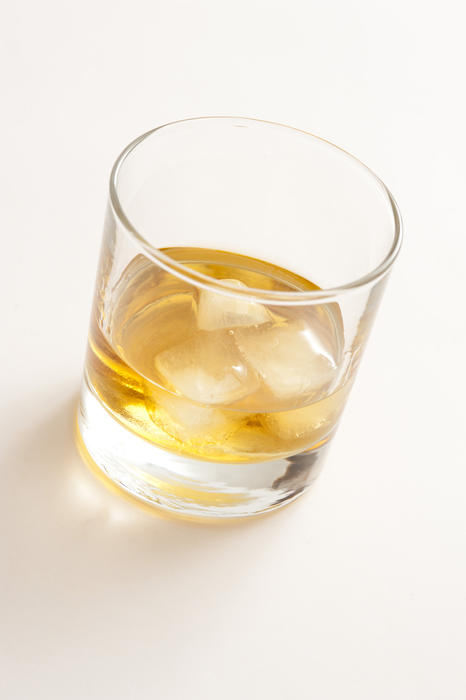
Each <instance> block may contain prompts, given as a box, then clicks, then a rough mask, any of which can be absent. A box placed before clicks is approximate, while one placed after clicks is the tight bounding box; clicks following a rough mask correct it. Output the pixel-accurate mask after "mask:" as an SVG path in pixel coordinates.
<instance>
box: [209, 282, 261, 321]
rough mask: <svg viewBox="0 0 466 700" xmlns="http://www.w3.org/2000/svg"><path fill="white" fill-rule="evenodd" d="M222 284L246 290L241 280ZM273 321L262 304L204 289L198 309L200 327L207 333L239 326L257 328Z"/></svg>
mask: <svg viewBox="0 0 466 700" xmlns="http://www.w3.org/2000/svg"><path fill="white" fill-rule="evenodd" d="M220 281H221V283H222V284H225V285H226V286H228V287H233V288H236V289H246V285H245V284H244V283H243V282H241V281H240V280H235V279H223V280H220ZM270 320H272V316H271V314H270V312H269V311H268V310H267V309H266V308H265V306H263V305H262V304H258V303H257V302H254V301H247V300H246V299H235V298H233V297H228V296H225V295H224V294H219V293H218V292H210V291H208V290H207V289H202V290H201V292H200V295H199V304H198V309H197V324H198V327H199V328H201V329H202V330H205V331H212V330H216V329H220V328H236V327H238V326H257V325H259V324H261V323H267V321H270Z"/></svg>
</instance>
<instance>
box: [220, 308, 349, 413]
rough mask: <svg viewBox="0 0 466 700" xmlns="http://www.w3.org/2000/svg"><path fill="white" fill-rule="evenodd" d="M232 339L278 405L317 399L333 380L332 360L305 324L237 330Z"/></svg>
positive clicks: (293, 323) (315, 334) (295, 323)
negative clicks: (280, 402) (297, 400)
mask: <svg viewBox="0 0 466 700" xmlns="http://www.w3.org/2000/svg"><path fill="white" fill-rule="evenodd" d="M234 337H235V339H236V343H237V345H238V348H239V349H240V351H241V353H242V355H243V357H244V358H245V360H246V362H247V363H248V364H249V366H250V367H252V368H253V369H254V370H255V371H256V372H257V374H258V375H260V377H261V378H262V380H263V382H264V383H265V384H266V385H267V387H268V389H269V390H270V391H271V392H272V393H273V394H274V395H275V397H276V398H278V399H280V400H281V401H283V400H292V399H300V398H301V399H302V398H303V397H306V398H307V399H310V398H319V397H320V396H323V395H324V394H325V393H326V391H327V390H328V388H329V387H330V385H331V383H332V381H333V380H334V379H335V376H336V369H337V367H336V363H335V360H334V358H333V357H332V355H331V353H330V352H329V350H328V348H327V347H326V346H325V345H324V344H323V343H322V342H321V340H320V339H319V335H318V332H317V331H314V330H313V329H312V328H311V327H310V326H308V325H307V324H306V323H304V322H301V321H289V322H288V323H286V324H283V325H275V326H269V325H267V326H263V327H261V328H238V329H236V330H235V332H234Z"/></svg>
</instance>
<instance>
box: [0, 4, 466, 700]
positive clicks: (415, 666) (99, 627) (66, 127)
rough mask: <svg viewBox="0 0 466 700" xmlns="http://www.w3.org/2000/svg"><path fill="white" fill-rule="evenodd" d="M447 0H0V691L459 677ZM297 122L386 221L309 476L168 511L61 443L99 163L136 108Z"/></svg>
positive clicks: (102, 178) (460, 454)
mask: <svg viewBox="0 0 466 700" xmlns="http://www.w3.org/2000/svg"><path fill="white" fill-rule="evenodd" d="M463 28H464V19H463V17H462V3H460V2H459V1H457V2H452V1H451V0H447V1H446V2H443V3H441V4H438V5H435V6H434V5H433V4H431V3H425V2H413V1H412V0H411V1H408V2H401V0H395V1H393V0H392V1H391V2H388V1H387V2H373V1H370V0H366V1H364V0H356V1H355V2H350V3H344V2H335V1H334V0H331V1H330V2H315V0H312V1H311V2H308V1H304V0H303V2H296V1H293V0H291V1H290V0H288V1H287V2H285V1H284V0H281V1H280V2H273V1H271V0H268V1H265V0H264V1H263V2H259V1H258V0H247V1H246V0H244V1H240V2H234V3H233V2H232V3H227V2H222V1H221V2H215V1H214V0H212V1H211V2H208V1H207V0H199V1H198V2H179V1H173V0H171V1H168V0H166V1H164V2H162V1H161V0H151V1H149V0H147V1H146V2H141V1H136V2H133V3H123V2H115V1H113V2H109V1H106V2H90V1H88V0H85V1H84V2H80V3H77V2H74V3H70V2H58V1H55V2H54V1H52V0H45V1H44V2H41V3H36V2H32V0H30V1H29V2H21V1H20V2H17V3H13V2H10V3H8V5H6V3H5V4H4V6H3V21H2V30H3V33H4V39H3V41H2V44H1V50H2V52H3V56H2V57H1V62H0V65H1V66H2V71H4V77H3V79H2V97H3V108H2V117H1V118H2V121H3V128H2V136H3V139H2V165H1V168H0V177H1V184H0V192H1V196H2V199H3V204H2V234H1V235H2V250H3V256H2V276H1V281H2V300H3V303H2V328H3V334H2V343H1V352H2V363H1V367H2V392H1V402H2V408H3V410H2V418H1V427H2V433H3V434H2V452H3V458H2V467H1V469H2V474H1V484H2V490H1V511H0V512H1V519H2V523H1V527H0V533H1V534H0V537H1V539H2V543H1V550H2V556H1V563H0V566H1V567H2V576H1V589H2V590H1V595H0V605H1V614H0V619H1V629H2V632H1V645H2V659H1V661H2V663H1V665H2V670H1V673H0V688H1V690H2V693H1V695H2V697H3V698H5V699H8V700H14V699H16V698H21V700H23V699H25V698H47V699H48V700H49V699H55V698H57V699H60V700H61V699H62V698H67V699H68V700H71V699H72V700H74V699H82V698H92V699H94V698H118V699H120V698H121V699H123V698H124V699H126V698H137V699H138V700H139V699H143V700H145V699H146V698H170V699H174V700H178V699H180V698H182V699H184V698H203V699H207V700H210V699H214V698H215V699H216V698H222V699H223V700H230V699H233V698H237V697H246V698H263V697H264V698H265V697H267V698H270V699H274V700H275V699H277V700H278V699H280V700H281V699H282V698H285V697H291V698H298V697H305V698H318V699H319V700H328V699H331V700H339V699H340V698H345V699H351V700H352V699H354V700H373V699H374V698H377V700H412V699H415V700H417V699H418V698H419V699H422V700H434V699H435V700H436V699H439V700H440V699H441V700H444V699H447V698H448V700H451V699H454V700H456V699H458V700H460V699H461V700H462V699H463V698H464V697H465V695H466V682H465V672H464V667H463V666H464V651H465V642H466V632H465V622H466V620H465V617H466V615H465V612H466V610H465V608H466V603H465V584H466V563H465V544H466V542H465V539H466V535H465V524H466V513H465V507H464V493H465V486H466V479H465V461H466V460H465V455H464V428H465V425H464V410H463V395H464V391H465V388H466V387H465V371H464V365H465V350H466V348H465V335H466V331H465V315H464V301H465V292H464V289H465V288H464V262H465V253H466V236H465V228H464V192H465V185H466V183H465V176H464V172H465V168H464V157H465V149H464V120H465V116H466V115H465V109H464V103H463V102H462V95H463V93H464V90H463V80H464V79H463V70H462V64H464V59H465V53H464V50H463V49H462V48H461V47H462V45H464V29H463ZM230 113H233V114H244V115H246V116H258V117H262V118H268V119H272V120H276V121H282V122H287V123H291V124H294V125H296V126H299V127H301V128H304V129H309V130H311V131H313V132H315V133H317V134H320V135H321V136H324V137H327V138H328V139H330V140H331V141H334V142H335V143H337V144H339V145H341V146H343V147H345V148H347V149H348V150H349V151H350V152H353V153H354V154H355V155H357V156H359V157H360V158H361V159H362V160H363V161H365V162H367V164H368V165H369V166H371V167H372V168H373V169H374V170H375V171H376V172H377V173H378V174H379V175H380V176H381V177H382V178H383V179H384V180H385V181H386V182H387V184H388V185H389V187H390V188H391V189H392V191H393V192H394V194H395V196H396V198H397V199H398V202H399V204H400V207H401V210H402V213H403V215H404V220H405V226H406V232H407V236H406V241H405V246H404V250H403V252H402V255H401V258H400V259H399V260H398V264H397V265H396V267H395V270H394V273H393V275H392V278H391V281H390V284H389V286H388V290H387V293H386V296H385V299H384V301H383V303H382V307H381V310H380V313H379V316H378V319H377V322H376V326H375V329H374V332H373V336H372V340H371V342H370V344H369V347H368V351H367V353H366V357H365V361H364V362H363V366H362V369H361V372H360V376H359V379H358V381H357V383H356V386H355V388H354V391H353V395H352V397H351V399H350V402H349V406H348V409H347V411H346V412H345V415H344V418H343V422H342V425H341V428H340V431H339V434H338V436H337V439H336V440H335V443H334V445H333V449H332V451H331V453H330V457H329V459H328V462H327V468H326V471H325V472H324V474H323V475H322V477H321V479H320V481H319V483H318V485H317V487H316V488H315V490H314V491H313V493H312V494H311V495H309V496H308V497H306V498H304V499H302V500H301V501H299V502H298V503H296V504H295V505H294V506H293V507H291V508H289V509H286V510H284V511H283V512H281V513H279V514H277V515H276V516H274V517H268V518H266V519H262V520H258V521H256V522H251V523H249V524H245V525H240V526H239V525H236V526H233V525H232V526H223V527H219V528H213V527H210V526H196V525H190V524H185V523H180V522H172V521H168V520H162V519H160V518H158V517H157V516H152V515H150V514H148V513H147V512H145V511H142V510H139V509H138V508H136V507H134V506H133V505H131V504H129V503H128V502H126V501H124V500H122V499H120V498H118V497H117V496H116V495H114V494H113V493H111V492H109V491H107V490H106V489H105V488H104V487H103V486H102V485H101V484H100V483H99V482H98V481H96V480H95V479H94V478H93V476H92V475H91V474H90V473H89V472H88V471H87V470H86V467H84V466H83V464H82V463H81V461H80V460H79V458H78V457H77V455H76V450H75V447H74V445H73V440H72V422H73V416H72V413H73V408H74V403H75V399H76V394H77V390H78V385H79V381H80V374H81V367H82V360H83V351H84V344H85V336H86V329H87V319H88V314H89V309H90V303H91V296H92V285H93V280H94V274H95V268H96V262H97V255H98V248H99V243H100V235H101V225H102V218H103V211H104V206H105V198H106V189H107V178H108V174H109V171H110V167H111V165H112V162H113V159H114V157H115V156H116V155H117V154H118V152H119V150H120V149H121V147H123V146H124V145H125V144H126V143H127V142H128V141H129V140H130V139H132V138H133V137H134V136H136V135H138V134H139V133H141V132H143V131H145V130H147V129H148V128H150V127H152V126H153V125H156V124H159V123H163V122H165V121H169V120H171V119H175V118H182V117H185V116H192V115H198V114H230Z"/></svg>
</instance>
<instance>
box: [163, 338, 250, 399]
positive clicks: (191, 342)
mask: <svg viewBox="0 0 466 700" xmlns="http://www.w3.org/2000/svg"><path fill="white" fill-rule="evenodd" d="M155 367H156V370H157V372H158V373H159V375H160V376H161V377H162V379H163V380H164V382H165V383H166V385H167V388H168V389H170V390H172V391H175V392H176V393H178V394H181V395H182V396H184V397H186V398H187V399H191V400H192V401H195V402H196V403H200V404H207V405H218V404H230V403H233V402H234V401H238V400H239V399H242V398H244V397H245V396H248V394H251V393H253V392H254V391H255V390H256V389H257V386H258V384H259V381H258V378H257V377H256V375H255V374H254V372H252V371H251V370H250V369H249V368H248V366H247V365H246V363H245V362H244V360H243V358H242V357H241V354H240V352H239V351H238V348H237V347H236V344H235V342H234V339H233V337H232V336H231V335H230V334H229V333H228V331H199V332H197V333H195V334H194V335H192V336H191V337H190V338H188V339H187V340H185V341H183V342H181V343H179V344H177V345H174V346H173V347H171V348H168V349H167V350H164V351H163V352H161V353H160V354H159V355H157V357H156V359H155Z"/></svg>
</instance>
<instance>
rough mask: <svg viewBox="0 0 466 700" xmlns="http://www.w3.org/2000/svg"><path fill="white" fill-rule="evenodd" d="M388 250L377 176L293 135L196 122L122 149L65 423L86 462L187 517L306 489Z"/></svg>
mask: <svg viewBox="0 0 466 700" xmlns="http://www.w3.org/2000/svg"><path fill="white" fill-rule="evenodd" d="M400 241H401V226H400V217H399V213H398V210H397V207H396V204H395V202H394V200H393V198H392V196H391V194H390V192H389V191H388V190H387V188H386V187H385V185H384V184H383V183H382V182H381V181H380V180H379V178H378V177H377V176H376V175H374V173H372V172H371V171H370V170H369V169H368V168H367V167H365V166H364V165H363V164H362V163H361V162H359V161H358V160H357V159H356V158H353V157H352V156H350V155H349V154H348V153H346V152H345V151H343V150H341V149H339V148H337V147H336V146H333V145H332V144H330V143H328V142H327V141H324V140H322V139H320V138H317V137H316V136H313V135H311V134H308V133H305V132H303V131H300V130H298V129H294V128H291V127H286V126H282V125H280V124H275V123H272V122H265V121H260V120H255V119H245V118H236V117H235V118H233V117H203V118H197V119H188V120H184V121H178V122H174V123H171V124H166V125H164V126H161V127H158V128H156V129H154V130H152V131H150V132H148V133H147V134H144V135H143V136H141V137H140V138H138V139H136V140H135V141H133V143H131V144H130V145H129V146H128V147H127V148H126V149H125V150H124V151H123V153H122V154H121V155H120V156H119V158H118V160H117V161H116V164H115V166H114V168H113V170H112V174H111V178H110V197H109V204H108V210H107V215H106V221H105V229H104V237H103V245H102V251H101V256H100V263H99V268H98V273H97V283H96V290H95V298H94V304H93V309H92V318H91V325H90V333H89V345H88V351H87V357H86V365H85V371H84V382H83V388H82V394H81V402H80V409H79V415H78V426H79V431H80V435H81V438H82V443H83V444H84V447H85V450H86V452H87V457H88V458H89V457H90V459H91V460H92V461H93V463H94V464H95V465H97V467H98V468H99V469H100V470H102V471H103V472H104V473H105V474H106V475H107V476H108V477H109V478H110V479H111V480H112V481H113V482H115V483H116V484H118V485H119V486H120V487H122V488H123V489H125V490H126V491H128V492H130V493H131V494H133V495H135V496H137V497H138V498H140V499H143V500H144V501H147V502H149V503H151V504H154V505H156V506H158V507H160V508H162V509H165V510H168V511H172V512H176V513H179V514H184V515H189V516H207V517H241V516H250V515H255V514H257V513H261V512H264V511H270V510H272V509H275V508H278V507H280V506H282V505H284V504H286V503H288V502H290V501H291V500H293V499H295V498H296V497H297V496H299V495H300V494H302V493H304V492H305V491H306V490H307V489H308V488H309V486H310V485H311V484H312V482H313V481H314V479H315V477H316V476H317V474H318V473H319V470H320V468H321V466H322V462H323V460H324V456H325V453H326V451H327V448H328V446H329V443H330V441H331V439H332V436H333V435H334V433H335V430H336V427H337V425H338V421H339V418H340V415H341V412H342V410H343V407H344V405H345V401H346V399H347V396H348V392H349V391H350V389H351V386H352V384H353V380H354V377H355V374H356V371H357V368H358V365H359V362H360V360H361V356H362V353H363V350H364V347H365V345H366V342H367V338H368V334H369V332H370V328H371V325H372V322H373V320H374V315H375V313H376V310H377V307H378V304H379V301H380V298H381V295H382V292H383V289H384V287H385V284H386V281H387V277H388V274H389V272H390V268H391V266H392V264H393V261H394V260H395V258H396V255H397V253H398V250H399V248H400ZM361 420H364V416H361Z"/></svg>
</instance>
